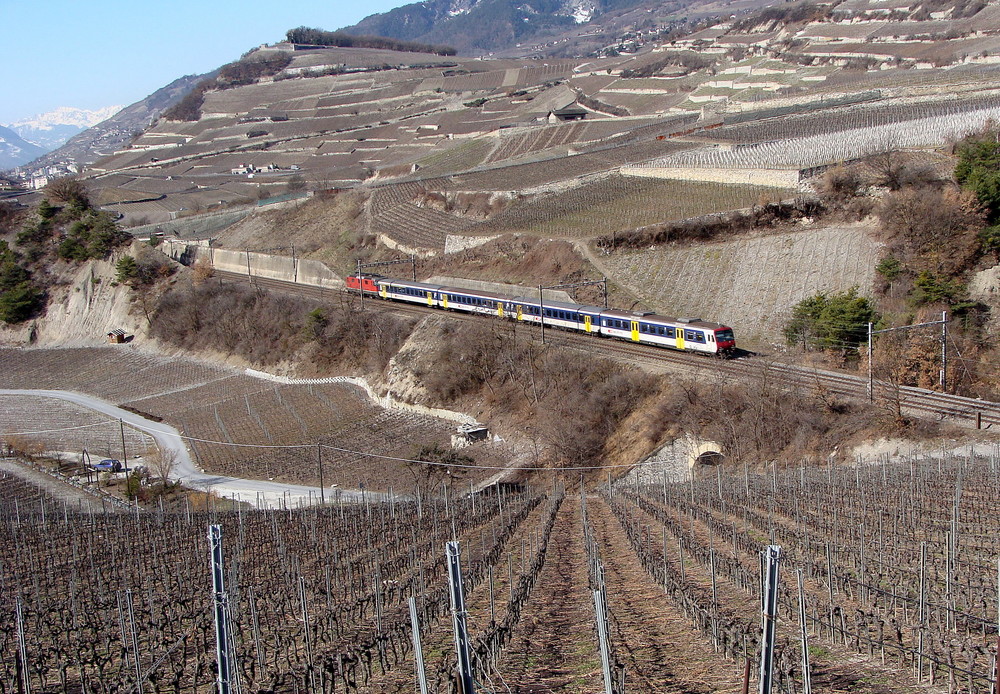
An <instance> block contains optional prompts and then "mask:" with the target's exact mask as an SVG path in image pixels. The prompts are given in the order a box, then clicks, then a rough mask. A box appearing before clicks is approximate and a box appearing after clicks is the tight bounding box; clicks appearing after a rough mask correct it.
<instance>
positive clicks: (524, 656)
mask: <svg viewBox="0 0 1000 694" xmlns="http://www.w3.org/2000/svg"><path fill="white" fill-rule="evenodd" d="M581 527H582V526H581V519H580V500H579V497H577V496H575V495H572V494H571V495H569V496H567V498H566V499H565V500H564V501H563V503H562V507H561V508H560V511H559V517H558V518H557V520H556V525H555V527H553V529H552V536H551V538H550V539H549V546H548V551H547V555H546V560H545V567H544V568H543V569H542V573H541V576H539V579H538V584H537V586H536V588H535V590H534V592H533V593H532V596H531V599H530V600H529V601H528V604H527V605H526V606H525V610H524V616H523V617H522V619H521V622H520V623H519V624H518V626H517V628H516V630H515V636H514V640H513V641H512V642H511V644H510V646H509V647H508V648H507V652H506V655H505V657H504V658H503V660H502V661H501V662H500V663H499V666H498V668H497V670H498V674H499V676H500V677H501V678H502V680H501V679H499V678H497V679H496V681H495V683H496V684H497V685H498V686H499V688H500V689H501V690H502V689H503V683H506V684H507V685H508V686H509V687H511V688H512V689H513V690H514V691H517V692H574V693H576V692H601V691H603V686H604V685H603V680H602V675H601V658H600V654H599V652H598V649H597V640H596V635H595V634H596V624H595V621H594V608H593V600H592V599H591V596H590V593H589V591H588V590H587V562H586V552H585V550H584V547H583V534H582V530H581Z"/></svg>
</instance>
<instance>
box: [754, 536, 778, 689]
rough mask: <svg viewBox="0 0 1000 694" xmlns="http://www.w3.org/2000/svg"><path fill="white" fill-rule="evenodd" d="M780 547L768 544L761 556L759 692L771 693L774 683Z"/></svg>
mask: <svg viewBox="0 0 1000 694" xmlns="http://www.w3.org/2000/svg"><path fill="white" fill-rule="evenodd" d="M780 559H781V547H779V546H778V545H768V546H767V547H766V548H765V549H764V552H763V556H762V558H761V568H762V569H763V570H764V575H763V576H762V577H761V578H763V584H764V594H763V596H762V598H763V610H762V613H761V617H762V625H761V626H762V631H763V638H762V641H761V649H760V689H759V690H758V691H759V693H760V694H771V687H772V685H773V684H774V633H775V628H776V627H777V623H778V562H779V561H780Z"/></svg>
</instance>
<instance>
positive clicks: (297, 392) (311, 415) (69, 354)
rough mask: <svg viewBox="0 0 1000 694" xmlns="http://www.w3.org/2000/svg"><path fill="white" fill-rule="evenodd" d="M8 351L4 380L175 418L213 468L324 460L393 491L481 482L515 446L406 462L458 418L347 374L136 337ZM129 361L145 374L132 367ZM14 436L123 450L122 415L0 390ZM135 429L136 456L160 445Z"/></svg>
mask: <svg viewBox="0 0 1000 694" xmlns="http://www.w3.org/2000/svg"><path fill="white" fill-rule="evenodd" d="M0 358H2V360H3V364H4V369H3V371H2V374H3V375H2V377H0V388H12V389H28V388H54V389H62V390H74V391H78V392H84V393H89V394H92V395H95V396H97V397H99V398H103V399H105V400H109V401H111V402H112V403H113V404H117V405H120V406H124V407H127V408H130V409H132V410H133V411H136V412H139V413H142V414H144V415H145V416H147V417H152V418H154V419H162V420H165V421H166V422H168V423H170V424H173V425H175V426H177V427H178V428H179V429H180V430H181V433H182V434H183V435H185V436H186V437H188V445H189V447H190V449H191V451H192V453H193V455H194V457H195V459H196V461H197V462H198V463H199V464H200V465H201V467H203V468H204V470H205V471H206V472H210V473H218V474H223V475H231V476H235V477H242V478H250V479H276V480H279V481H282V482H290V483H301V484H309V485H316V484H318V483H319V478H320V472H321V471H320V468H319V465H320V463H322V474H323V481H324V483H325V484H327V485H329V484H337V485H339V486H341V487H345V488H357V487H359V486H360V485H364V487H365V488H367V489H371V490H379V491H385V490H388V489H389V488H392V487H395V488H397V489H398V488H409V487H412V486H417V485H433V484H436V483H437V481H439V478H443V477H446V476H449V475H450V476H451V479H454V480H457V481H460V482H461V483H462V484H468V483H470V482H477V481H479V480H482V479H483V478H485V477H488V476H490V475H491V474H493V470H492V469H491V467H495V466H498V465H502V464H503V461H505V460H507V459H508V458H509V457H510V452H509V451H508V450H507V449H506V448H505V447H503V446H502V445H500V444H497V445H493V444H489V443H488V444H485V445H482V446H476V447H474V448H470V449H468V453H467V455H465V456H464V457H462V456H458V457H456V459H454V460H453V462H454V463H456V466H455V467H454V468H453V469H449V468H448V467H447V466H441V467H439V468H431V469H424V468H420V467H419V466H414V465H412V464H411V463H408V462H407V461H408V460H410V459H413V458H416V457H419V455H420V454H421V451H422V450H432V451H433V450H438V451H448V450H450V437H451V434H452V433H454V431H455V426H456V425H455V424H454V423H453V422H451V421H446V420H441V419H438V418H435V417H432V416H429V415H424V414H418V413H416V412H410V411H396V410H386V409H383V408H381V407H379V406H377V405H375V404H373V403H372V402H371V401H370V400H369V398H368V396H367V395H365V394H364V393H363V392H362V391H361V390H360V389H359V388H357V387H356V386H353V385H349V384H344V383H325V384H314V385H282V384H277V383H274V382H271V381H267V380H262V379H260V378H255V377H251V376H247V375H245V374H242V373H240V372H237V371H235V370H231V369H223V368H219V367H209V366H205V365H202V364H200V363H198V362H194V361H190V360H185V359H179V358H161V357H152V356H149V355H142V354H140V353H138V352H135V351H133V350H130V349H127V348H126V349H117V348H110V347H109V348H92V349H68V350H2V351H0ZM46 364H48V366H46ZM126 366H131V367H134V369H135V373H136V374H137V377H135V378H131V377H130V378H122V377H121V374H122V373H123V371H122V369H124V368H125V367H126ZM144 376H148V378H143V377H144ZM4 435H9V436H10V441H11V443H12V444H13V443H15V442H16V443H17V444H18V445H19V446H25V447H27V448H30V449H45V450H55V451H68V452H72V453H74V454H78V453H79V452H80V451H81V450H83V449H87V450H88V451H89V452H90V453H91V455H92V456H93V457H116V458H117V457H120V456H121V453H122V451H121V431H120V427H119V423H118V421H117V420H116V419H113V418H109V417H106V416H103V415H99V414H95V413H93V412H91V411H89V410H86V409H84V408H82V407H78V406H76V405H71V404H68V403H61V402H55V401H52V400H49V399H46V398H25V397H23V396H0V436H4ZM125 437H126V450H127V451H128V455H129V456H130V457H136V456H139V455H143V454H144V453H145V452H146V451H147V450H152V441H151V439H150V438H149V437H148V436H147V435H145V434H141V433H139V432H137V431H135V430H133V429H130V428H129V427H125ZM319 444H322V445H323V453H322V454H318V453H317V446H318V445H319ZM320 455H321V457H322V459H321V460H320ZM425 455H426V454H425ZM479 466H483V467H482V468H480V467H479Z"/></svg>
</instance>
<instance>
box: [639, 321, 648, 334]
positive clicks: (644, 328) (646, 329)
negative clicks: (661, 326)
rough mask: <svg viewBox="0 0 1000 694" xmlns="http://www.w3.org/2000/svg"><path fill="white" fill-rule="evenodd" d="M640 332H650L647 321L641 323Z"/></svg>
mask: <svg viewBox="0 0 1000 694" xmlns="http://www.w3.org/2000/svg"><path fill="white" fill-rule="evenodd" d="M639 332H641V333H648V332H649V326H648V325H646V324H645V323H640V324H639Z"/></svg>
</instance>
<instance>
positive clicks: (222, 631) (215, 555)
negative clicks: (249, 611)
mask: <svg viewBox="0 0 1000 694" xmlns="http://www.w3.org/2000/svg"><path fill="white" fill-rule="evenodd" d="M208 544H209V547H210V550H211V554H212V603H213V606H214V608H215V660H216V662H217V663H218V674H217V678H216V684H217V686H218V688H217V691H216V694H232V690H231V689H230V683H231V681H232V680H231V674H230V663H229V623H228V616H229V609H228V607H229V595H228V594H227V593H226V571H225V563H224V561H223V556H222V526H221V525H210V526H208Z"/></svg>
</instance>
